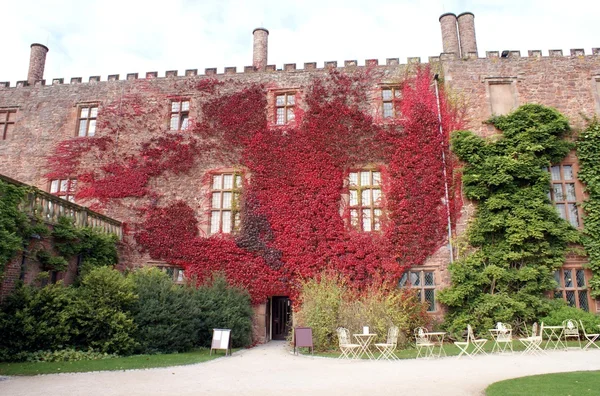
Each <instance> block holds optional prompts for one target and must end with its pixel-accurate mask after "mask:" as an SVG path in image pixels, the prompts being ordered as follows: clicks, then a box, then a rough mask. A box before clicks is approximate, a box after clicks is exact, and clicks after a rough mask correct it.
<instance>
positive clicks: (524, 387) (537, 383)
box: [485, 371, 600, 396]
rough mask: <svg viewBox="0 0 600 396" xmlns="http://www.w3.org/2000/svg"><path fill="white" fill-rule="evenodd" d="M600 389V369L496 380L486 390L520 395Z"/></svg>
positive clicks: (495, 395)
mask: <svg viewBox="0 0 600 396" xmlns="http://www.w3.org/2000/svg"><path fill="white" fill-rule="evenodd" d="M599 390H600V371H576V372H573V373H558V374H543V375H534V376H531V377H522V378H515V379H510V380H505V381H500V382H496V383H495V384H492V385H490V386H489V387H488V388H487V389H486V390H485V394H486V396H504V395H510V396H520V395H523V396H525V395H527V396H531V395H544V396H566V395H573V396H575V395H577V396H579V395H597V394H598V392H599Z"/></svg>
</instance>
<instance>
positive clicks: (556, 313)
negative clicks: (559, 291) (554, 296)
mask: <svg viewBox="0 0 600 396" xmlns="http://www.w3.org/2000/svg"><path fill="white" fill-rule="evenodd" d="M554 305H555V307H554V309H553V310H552V311H551V312H550V313H549V314H548V316H545V317H543V318H541V319H540V322H544V324H545V325H548V326H559V325H561V324H562V322H563V321H564V320H568V319H572V320H575V321H577V326H578V327H579V321H580V320H581V322H582V323H583V325H584V326H585V330H586V331H587V332H589V333H592V332H593V333H596V331H597V329H598V325H600V316H598V315H594V314H593V313H590V312H586V311H583V310H581V309H579V308H574V307H569V306H568V305H566V303H565V302H564V301H563V300H556V302H555V304H554Z"/></svg>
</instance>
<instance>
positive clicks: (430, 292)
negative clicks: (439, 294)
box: [425, 289, 435, 312]
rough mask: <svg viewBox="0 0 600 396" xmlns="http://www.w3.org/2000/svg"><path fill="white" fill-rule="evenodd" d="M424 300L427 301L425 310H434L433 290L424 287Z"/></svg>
mask: <svg viewBox="0 0 600 396" xmlns="http://www.w3.org/2000/svg"><path fill="white" fill-rule="evenodd" d="M425 301H427V304H428V307H427V312H432V311H435V290H434V289H425Z"/></svg>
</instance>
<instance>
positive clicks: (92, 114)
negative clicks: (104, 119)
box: [90, 107, 98, 118]
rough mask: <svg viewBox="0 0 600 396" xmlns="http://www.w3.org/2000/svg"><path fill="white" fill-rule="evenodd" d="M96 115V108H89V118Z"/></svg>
mask: <svg viewBox="0 0 600 396" xmlns="http://www.w3.org/2000/svg"><path fill="white" fill-rule="evenodd" d="M96 117H98V108H97V107H92V108H91V109H90V118H96Z"/></svg>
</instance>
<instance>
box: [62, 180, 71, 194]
mask: <svg viewBox="0 0 600 396" xmlns="http://www.w3.org/2000/svg"><path fill="white" fill-rule="evenodd" d="M68 188H69V181H68V180H61V181H60V192H67V190H68Z"/></svg>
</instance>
